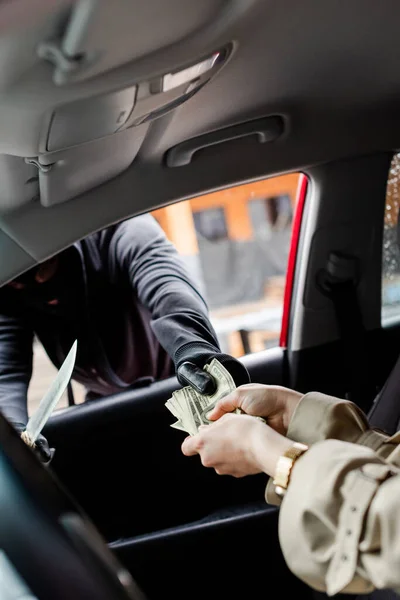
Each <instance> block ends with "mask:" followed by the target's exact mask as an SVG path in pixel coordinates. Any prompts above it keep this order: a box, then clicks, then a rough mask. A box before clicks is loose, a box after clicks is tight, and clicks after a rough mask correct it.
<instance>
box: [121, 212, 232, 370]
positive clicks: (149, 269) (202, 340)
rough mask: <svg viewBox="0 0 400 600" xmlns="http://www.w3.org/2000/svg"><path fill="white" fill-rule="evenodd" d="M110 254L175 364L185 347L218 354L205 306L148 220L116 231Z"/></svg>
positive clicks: (170, 246) (179, 262)
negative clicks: (148, 315)
mask: <svg viewBox="0 0 400 600" xmlns="http://www.w3.org/2000/svg"><path fill="white" fill-rule="evenodd" d="M110 251H111V253H112V254H113V255H114V256H115V257H116V261H117V265H118V266H119V267H120V268H121V269H122V270H123V271H124V272H125V273H127V274H128V277H129V281H130V283H131V285H132V288H133V289H134V291H135V293H136V294H137V297H138V299H139V301H140V302H141V303H142V304H143V305H144V306H145V307H146V308H147V309H148V310H149V312H150V314H151V326H152V328H153V331H154V333H155V335H156V336H157V338H158V340H159V342H160V344H161V345H162V346H163V348H164V349H165V350H166V351H167V352H168V354H169V355H170V356H171V358H172V360H173V361H174V362H175V364H176V362H177V359H178V356H180V355H181V354H182V348H183V347H184V346H185V345H191V346H193V345H196V347H199V348H201V349H203V350H204V351H205V352H210V353H215V352H220V349H219V344H218V340H217V336H216V333H215V331H214V329H213V327H212V325H211V322H210V320H209V317H208V308H207V305H206V302H205V300H204V298H203V297H202V295H201V294H200V292H199V290H198V287H197V285H196V284H195V282H194V281H193V279H192V278H191V277H190V275H189V273H188V272H187V270H186V268H185V265H184V263H183V260H182V259H181V257H180V256H179V254H178V252H177V251H176V249H175V247H174V246H173V244H171V242H169V241H168V239H167V238H166V236H165V234H164V232H163V230H162V229H161V227H160V226H159V225H158V223H157V221H156V220H155V219H154V217H152V216H151V215H141V216H138V217H134V218H132V219H129V220H127V221H125V222H123V223H122V224H121V225H119V227H118V228H117V230H116V232H115V234H114V238H113V243H112V244H111V246H110Z"/></svg>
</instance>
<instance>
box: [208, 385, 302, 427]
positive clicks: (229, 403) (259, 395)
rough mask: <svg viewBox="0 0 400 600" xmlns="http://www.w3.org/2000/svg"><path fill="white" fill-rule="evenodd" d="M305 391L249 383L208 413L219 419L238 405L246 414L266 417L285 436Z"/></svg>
mask: <svg viewBox="0 0 400 600" xmlns="http://www.w3.org/2000/svg"><path fill="white" fill-rule="evenodd" d="M302 397H303V394H300V393H299V392H295V391H294V390H289V389H287V388H284V387H280V386H277V385H262V384H260V383H249V384H247V385H242V386H240V387H238V388H237V389H236V390H235V391H233V392H231V393H230V394H228V395H227V396H225V398H222V400H220V401H219V402H217V404H216V405H215V407H214V409H213V410H211V411H210V412H209V413H208V414H207V418H208V419H210V421H216V420H217V419H220V418H221V417H222V416H223V415H225V414H226V413H230V412H233V411H234V410H236V409H237V408H239V409H241V410H242V411H243V412H245V413H246V414H247V415H252V416H258V417H264V418H265V419H266V421H267V423H268V425H269V426H270V427H272V429H275V431H277V432H278V433H281V434H282V435H286V433H287V430H288V426H289V423H290V420H291V418H292V416H293V413H294V411H295V409H296V407H297V405H298V404H299V402H300V400H301V399H302Z"/></svg>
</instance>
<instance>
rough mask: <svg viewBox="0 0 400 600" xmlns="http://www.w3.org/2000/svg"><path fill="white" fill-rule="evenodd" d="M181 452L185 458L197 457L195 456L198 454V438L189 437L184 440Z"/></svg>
mask: <svg viewBox="0 0 400 600" xmlns="http://www.w3.org/2000/svg"><path fill="white" fill-rule="evenodd" d="M181 450H182V452H183V454H184V455H185V456H195V454H198V451H197V439H196V436H193V437H187V438H186V439H185V440H183V443H182V446H181Z"/></svg>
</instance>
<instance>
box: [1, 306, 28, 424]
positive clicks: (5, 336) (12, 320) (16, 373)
mask: <svg viewBox="0 0 400 600" xmlns="http://www.w3.org/2000/svg"><path fill="white" fill-rule="evenodd" d="M32 343H33V332H32V331H31V330H30V328H29V327H27V326H26V324H25V323H24V321H23V319H21V318H18V317H9V316H5V315H0V412H1V413H2V414H3V415H4V416H5V417H7V418H8V419H9V420H10V421H12V422H14V423H24V424H25V423H26V422H27V419H28V415H27V392H28V385H29V381H30V378H31V375H32Z"/></svg>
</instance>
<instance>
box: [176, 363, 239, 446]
mask: <svg viewBox="0 0 400 600" xmlns="http://www.w3.org/2000/svg"><path fill="white" fill-rule="evenodd" d="M204 370H205V371H207V372H208V373H209V374H210V375H211V377H212V378H213V379H214V381H215V383H216V390H215V392H214V393H213V394H211V395H209V396H208V395H206V394H199V393H198V392H196V390H194V389H193V388H192V387H190V386H186V387H184V388H182V389H180V390H177V391H175V392H173V394H172V398H170V399H169V400H168V401H167V402H166V403H165V406H166V407H167V408H168V410H169V411H170V412H171V413H172V414H173V415H174V417H176V418H177V419H178V420H177V421H176V422H175V423H173V424H172V425H171V427H173V428H175V429H180V430H182V431H186V432H187V433H189V435H195V434H196V433H197V432H198V430H199V427H200V425H209V424H210V420H209V419H208V418H207V414H208V413H209V412H210V411H211V410H212V409H213V408H214V406H215V405H216V404H217V402H218V401H219V400H221V399H222V398H224V397H225V396H227V395H228V394H230V393H231V392H233V390H234V389H235V388H236V385H235V382H234V380H233V378H232V376H231V374H230V373H229V371H227V369H225V367H224V366H223V365H222V364H221V363H220V362H219V361H218V360H217V359H216V358H214V359H213V360H212V362H211V363H210V364H209V365H206V366H205V367H204ZM238 412H240V411H238Z"/></svg>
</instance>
